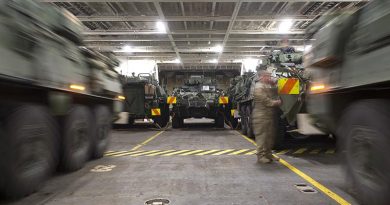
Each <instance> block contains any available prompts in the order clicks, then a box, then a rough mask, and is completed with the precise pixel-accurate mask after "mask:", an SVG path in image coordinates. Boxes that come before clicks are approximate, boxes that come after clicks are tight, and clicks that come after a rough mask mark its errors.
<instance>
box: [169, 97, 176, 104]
mask: <svg viewBox="0 0 390 205" xmlns="http://www.w3.org/2000/svg"><path fill="white" fill-rule="evenodd" d="M167 103H168V104H176V97H168V98H167Z"/></svg>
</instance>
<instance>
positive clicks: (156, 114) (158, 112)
mask: <svg viewBox="0 0 390 205" xmlns="http://www.w3.org/2000/svg"><path fill="white" fill-rule="evenodd" d="M151 113H152V116H160V115H161V112H160V108H153V109H151Z"/></svg>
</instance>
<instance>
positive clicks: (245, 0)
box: [38, 0, 369, 3]
mask: <svg viewBox="0 0 390 205" xmlns="http://www.w3.org/2000/svg"><path fill="white" fill-rule="evenodd" d="M38 1H40V2H50V3H54V2H98V3H106V2H155V0H38ZM214 1H215V2H237V0H196V2H214ZM359 1H369V0H299V2H359ZM159 2H194V0H159ZM242 2H293V3H294V2H297V0H243V1H242Z"/></svg>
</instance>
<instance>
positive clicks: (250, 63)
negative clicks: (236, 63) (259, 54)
mask: <svg viewBox="0 0 390 205" xmlns="http://www.w3.org/2000/svg"><path fill="white" fill-rule="evenodd" d="M242 63H243V64H244V67H245V69H246V70H247V71H249V70H252V71H255V70H256V66H257V65H258V64H259V59H253V58H247V59H244V60H243V61H242Z"/></svg>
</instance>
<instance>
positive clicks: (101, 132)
mask: <svg viewBox="0 0 390 205" xmlns="http://www.w3.org/2000/svg"><path fill="white" fill-rule="evenodd" d="M93 115H94V120H95V122H94V129H93V131H94V133H93V135H92V145H91V148H92V158H95V159H97V158H101V157H103V155H104V152H105V151H106V150H107V147H108V144H109V135H110V131H111V120H112V114H111V112H110V109H109V108H108V106H104V105H98V106H96V107H95V108H94V111H93Z"/></svg>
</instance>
